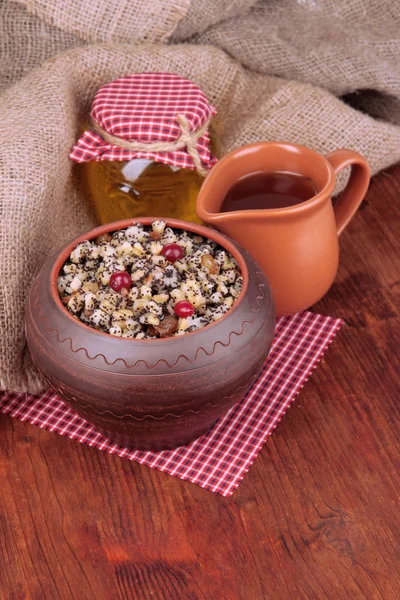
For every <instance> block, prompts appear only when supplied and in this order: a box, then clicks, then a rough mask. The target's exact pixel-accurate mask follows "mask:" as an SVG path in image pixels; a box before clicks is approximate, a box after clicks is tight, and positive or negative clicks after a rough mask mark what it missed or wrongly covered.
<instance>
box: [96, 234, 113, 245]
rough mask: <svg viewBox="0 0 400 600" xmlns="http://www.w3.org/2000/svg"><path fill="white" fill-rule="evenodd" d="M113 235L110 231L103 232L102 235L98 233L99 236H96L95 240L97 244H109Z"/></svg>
mask: <svg viewBox="0 0 400 600" xmlns="http://www.w3.org/2000/svg"><path fill="white" fill-rule="evenodd" d="M111 240H112V237H111V235H110V234H109V233H103V234H102V235H98V236H97V238H95V240H94V241H95V242H96V244H108V243H109V242H111Z"/></svg>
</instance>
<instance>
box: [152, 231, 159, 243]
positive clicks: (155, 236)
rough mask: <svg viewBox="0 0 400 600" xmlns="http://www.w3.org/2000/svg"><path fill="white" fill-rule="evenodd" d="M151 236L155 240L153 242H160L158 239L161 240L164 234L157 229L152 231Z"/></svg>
mask: <svg viewBox="0 0 400 600" xmlns="http://www.w3.org/2000/svg"><path fill="white" fill-rule="evenodd" d="M149 238H150V239H151V240H153V242H158V240H161V238H162V234H161V233H158V232H157V231H151V232H150V234H149Z"/></svg>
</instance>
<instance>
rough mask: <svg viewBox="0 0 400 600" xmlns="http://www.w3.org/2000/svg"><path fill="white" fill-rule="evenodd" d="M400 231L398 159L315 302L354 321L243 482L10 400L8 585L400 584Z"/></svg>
mask: <svg viewBox="0 0 400 600" xmlns="http://www.w3.org/2000/svg"><path fill="white" fill-rule="evenodd" d="M399 240H400V166H398V167H396V168H393V169H391V170H390V171H388V172H387V173H382V174H381V175H379V176H378V177H376V178H375V179H374V180H373V182H372V184H371V188H370V191H369V194H368V197H367V200H366V202H365V203H364V205H363V208H362V209H361V210H360V211H359V213H358V215H357V216H356V218H355V219H354V220H353V222H352V223H351V225H350V226H349V227H348V230H347V231H346V232H345V233H344V234H343V236H342V238H341V267H340V271H339V274H338V277H337V280H336V283H335V285H334V286H333V288H332V289H331V291H330V292H329V294H328V295H327V296H326V298H325V299H324V300H323V301H322V302H321V303H320V304H319V305H318V306H316V307H315V309H316V310H317V311H319V312H321V313H324V314H328V315H334V316H337V317H342V318H344V319H345V321H346V326H345V327H344V328H343V329H342V331H341V333H340V334H339V336H338V338H337V339H336V341H335V342H334V344H333V345H332V346H331V347H330V348H329V350H328V352H327V354H326V355H325V359H324V360H323V362H322V363H321V364H320V366H319V367H318V368H317V370H316V371H315V373H314V374H313V376H312V378H311V380H310V381H309V382H308V383H307V384H306V386H305V387H304V389H303V391H302V392H301V394H300V396H299V398H298V399H297V400H296V402H295V404H294V405H293V406H292V408H291V409H290V410H289V412H288V414H287V415H286V416H285V417H284V419H283V421H282V423H281V424H280V425H279V427H278V429H277V430H276V432H275V433H274V434H273V435H272V437H271V438H270V439H269V440H268V442H267V443H266V444H265V446H264V448H263V449H262V451H261V453H260V455H259V457H258V458H257V460H256V462H255V464H254V465H253V467H252V468H251V470H250V472H249V473H248V474H247V475H246V477H245V479H244V481H243V482H242V484H241V486H240V487H239V489H238V490H237V491H236V492H235V493H234V495H233V496H232V497H231V498H222V497H221V496H217V495H215V494H212V493H210V492H208V491H205V490H203V489H201V488H199V487H197V486H195V485H192V484H190V483H187V482H183V481H180V480H179V479H175V478H173V477H169V476H167V475H165V474H162V473H159V472H157V471H155V470H152V469H148V468H146V467H144V466H140V465H138V464H135V463H132V462H129V461H127V460H121V459H120V458H118V457H116V456H109V455H108V454H106V453H104V452H99V451H98V450H94V449H91V448H88V447H85V446H83V445H80V444H78V443H77V442H74V441H70V440H68V439H66V438H63V437H60V436H57V435H54V434H50V433H47V432H45V431H41V430H39V429H37V428H35V427H33V426H30V425H26V424H24V423H21V422H19V421H17V420H15V419H10V418H8V417H5V416H3V415H0V582H1V585H0V598H1V600H3V599H7V600H9V599H10V600H11V599H12V600H20V599H23V598H24V599H25V598H26V599H28V598H29V599H34V600H43V599H50V600H57V599H60V598H61V599H63V600H64V599H65V600H85V599H90V600H93V599H99V600H103V599H105V600H114V599H119V598H123V599H127V600H132V599H145V598H149V599H153V600H185V599H189V600H197V599H198V600H200V599H202V600H213V599H217V600H231V599H232V600H242V599H243V600H265V599H273V600H286V599H288V600H301V599H305V600H312V599H316V600H323V599H332V600H342V599H343V600H344V599H351V600H357V599H359V598H360V599H361V598H367V599H368V600H372V599H382V600H391V599H393V600H395V599H396V600H398V599H399V598H400V574H399V571H400V549H399V539H400V531H399V523H400V518H399V516H400V515H399V503H398V494H399V489H400V488H399V462H398V456H399V453H398V448H399V446H398V443H399V439H398V438H399V435H398V434H399V427H398V424H399V421H398V416H399V396H400V390H399V382H400V374H399V355H400V351H399V347H400V331H399V304H400V302H399V291H400V282H399V270H400V268H399V267H400V241H399ZM396 461H397V464H396Z"/></svg>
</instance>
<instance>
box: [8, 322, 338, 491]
mask: <svg viewBox="0 0 400 600" xmlns="http://www.w3.org/2000/svg"><path fill="white" fill-rule="evenodd" d="M341 325H342V321H340V320H339V319H333V318H332V317H324V316H322V315H316V314H313V313H310V312H304V313H299V314H297V315H294V316H291V317H281V318H280V319H278V321H277V328H276V334H275V339H274V342H273V345H272V349H271V353H270V355H269V357H268V360H267V362H266V363H265V365H264V367H263V369H262V370H261V372H260V375H259V377H258V379H257V381H256V382H255V383H254V384H253V386H252V387H251V389H250V390H249V391H248V392H247V394H246V395H245V396H244V397H243V398H242V400H241V401H240V402H238V403H237V404H236V405H235V406H234V407H233V408H232V409H231V410H230V411H229V412H228V413H227V414H226V415H225V417H223V418H221V419H220V420H219V421H218V422H217V424H216V425H215V426H214V427H213V429H211V430H210V431H209V432H208V433H206V434H205V435H203V436H202V437H201V438H199V439H197V440H195V441H194V442H192V443H191V444H189V445H188V446H181V447H180V448H177V449H175V450H164V451H162V452H140V451H138V450H130V449H129V448H123V447H121V446H118V445H117V444H113V443H112V442H110V441H109V440H107V439H106V438H104V437H103V436H102V435H101V434H100V433H98V432H97V431H96V429H95V428H94V427H93V426H92V425H89V423H87V422H86V421H84V420H83V419H81V418H80V417H78V415H77V414H76V413H74V412H73V411H72V410H71V409H69V408H68V407H67V406H66V405H65V404H64V402H63V401H62V400H60V398H59V397H58V396H56V395H55V394H54V393H52V392H47V393H46V394H44V395H42V396H40V397H36V396H30V395H27V394H17V393H6V392H4V393H3V394H2V395H0V412H3V413H4V414H8V415H10V416H12V417H16V418H17V419H21V421H27V422H28V423H32V425H37V426H38V427H41V428H43V429H47V430H48V431H54V432H56V433H59V434H60V435H65V436H68V437H69V438H71V439H75V440H78V442H81V443H82V444H87V445H89V446H94V447H95V448H98V449H99V450H105V451H106V452H109V453H110V454H117V455H118V456H120V457H121V458H122V457H123V458H128V459H130V460H135V461H137V462H139V463H142V464H145V465H147V466H149V467H153V468H155V469H159V470H160V471H165V472H166V473H169V474H170V475H174V476H175V477H180V478H181V479H186V480H188V481H191V482H192V483H197V485H200V486H201V487H203V488H206V489H207V490H211V491H212V492H218V493H219V494H222V495H223V496H230V495H231V494H232V493H233V492H234V490H235V489H236V488H237V487H238V485H239V484H240V482H241V480H242V479H243V477H244V474H245V473H247V471H248V470H249V469H250V467H251V465H252V464H253V462H254V460H255V458H256V456H257V454H258V452H259V451H260V449H261V447H262V445H263V444H264V442H265V440H266V439H267V437H268V436H269V435H270V434H271V433H272V431H273V430H274V429H275V427H276V426H277V424H278V423H279V421H280V420H281V418H282V416H283V415H284V413H285V412H286V410H287V408H288V407H289V405H290V404H291V402H292V401H293V400H294V398H295V396H296V395H297V394H298V392H299V391H300V390H301V388H302V387H303V385H304V383H305V382H306V381H307V379H308V377H309V376H310V374H311V372H312V370H313V369H314V368H315V367H316V365H317V364H318V362H319V361H320V360H321V357H322V355H323V354H324V352H325V350H326V349H327V347H328V345H329V344H330V343H331V342H332V340H333V338H334V337H335V335H336V333H337V332H338V330H339V329H340V327H341Z"/></svg>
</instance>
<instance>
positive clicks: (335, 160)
mask: <svg viewBox="0 0 400 600" xmlns="http://www.w3.org/2000/svg"><path fill="white" fill-rule="evenodd" d="M326 160H327V161H328V162H330V164H331V165H332V167H333V169H334V171H335V173H336V175H337V174H338V173H339V171H341V170H342V169H344V168H345V167H348V166H350V165H351V166H352V169H351V175H350V179H349V182H348V184H347V186H346V188H345V190H344V191H343V192H342V194H341V195H340V198H339V200H338V201H337V202H336V204H335V206H334V212H335V219H336V229H337V233H338V235H340V234H341V233H342V232H343V230H344V229H345V227H346V226H347V225H348V224H349V223H350V221H351V219H352V218H353V216H354V214H355V212H356V211H357V208H358V207H359V206H360V204H361V202H362V201H363V199H364V196H365V194H366V192H367V189H368V185H369V180H370V170H369V166H368V163H367V161H366V160H365V158H363V157H362V156H361V154H358V152H353V151H352V150H335V152H331V154H328V156H327V157H326Z"/></svg>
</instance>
